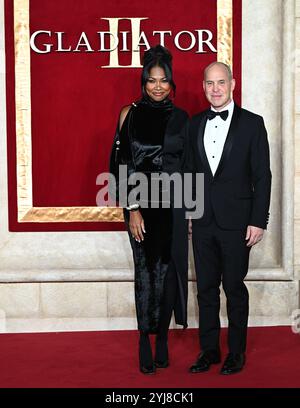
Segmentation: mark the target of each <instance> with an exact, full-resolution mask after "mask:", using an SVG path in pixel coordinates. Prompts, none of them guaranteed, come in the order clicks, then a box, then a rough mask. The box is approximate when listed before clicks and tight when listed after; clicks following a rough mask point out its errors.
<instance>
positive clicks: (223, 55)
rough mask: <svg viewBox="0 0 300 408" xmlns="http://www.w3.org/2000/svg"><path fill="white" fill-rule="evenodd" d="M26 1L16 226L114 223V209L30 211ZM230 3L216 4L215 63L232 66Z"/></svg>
mask: <svg viewBox="0 0 300 408" xmlns="http://www.w3.org/2000/svg"><path fill="white" fill-rule="evenodd" d="M29 1H30V0H14V36H15V37H14V38H15V92H16V149H17V208H18V222H37V223H45V222H97V221H102V222H117V221H122V220H123V214H122V210H121V209H120V208H116V207H33V197H32V149H31V93H30V87H31V84H30V82H31V77H30V47H29V36H30V31H29ZM232 1H233V0H217V9H218V16H217V25H218V61H221V62H224V63H226V64H229V65H230V66H232V61H233V31H232V30H233V8H232Z"/></svg>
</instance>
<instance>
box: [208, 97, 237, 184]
mask: <svg viewBox="0 0 300 408" xmlns="http://www.w3.org/2000/svg"><path fill="white" fill-rule="evenodd" d="M240 113H241V108H240V107H239V106H238V105H236V104H234V110H233V115H232V119H231V124H230V127H229V131H228V134H227V138H226V141H225V144H224V148H223V152H222V156H221V160H220V163H219V165H218V168H217V170H216V172H215V175H214V177H217V176H218V175H219V174H220V173H221V171H222V170H223V168H224V166H225V164H226V163H227V162H228V159H229V156H230V153H231V149H232V146H233V141H234V137H235V135H236V131H237V125H238V120H239V116H240Z"/></svg>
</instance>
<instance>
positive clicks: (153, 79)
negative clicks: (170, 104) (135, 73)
mask: <svg viewBox="0 0 300 408" xmlns="http://www.w3.org/2000/svg"><path fill="white" fill-rule="evenodd" d="M171 89H172V87H171V85H170V83H169V82H168V80H167V78H166V74H165V71H164V70H163V69H162V68H161V67H153V68H151V69H150V72H149V78H148V80H147V82H146V85H145V90H146V92H147V94H148V96H149V97H150V98H151V99H153V100H154V101H155V102H160V101H163V100H164V99H165V98H166V97H167V96H168V95H169V93H170V92H171Z"/></svg>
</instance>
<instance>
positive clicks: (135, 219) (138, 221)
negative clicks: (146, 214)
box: [129, 210, 146, 242]
mask: <svg viewBox="0 0 300 408" xmlns="http://www.w3.org/2000/svg"><path fill="white" fill-rule="evenodd" d="M129 228H130V232H131V234H132V237H133V238H134V239H135V240H136V241H137V242H141V241H144V235H143V233H144V234H145V233H146V231H145V225H144V219H143V217H142V214H141V213H140V211H139V210H137V211H130V219H129Z"/></svg>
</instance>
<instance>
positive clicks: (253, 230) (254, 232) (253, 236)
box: [246, 225, 264, 247]
mask: <svg viewBox="0 0 300 408" xmlns="http://www.w3.org/2000/svg"><path fill="white" fill-rule="evenodd" d="M263 235H264V230H263V229H262V228H258V227H253V226H252V225H248V227H247V234H246V241H248V242H247V247H252V246H253V245H255V244H257V243H258V242H259V241H261V240H262V239H263Z"/></svg>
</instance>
